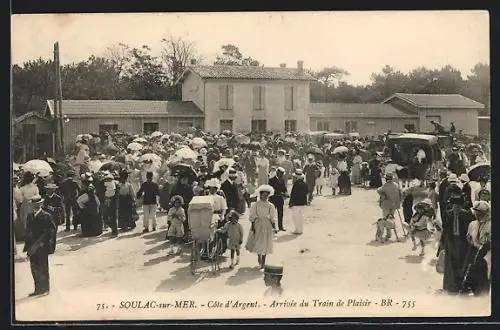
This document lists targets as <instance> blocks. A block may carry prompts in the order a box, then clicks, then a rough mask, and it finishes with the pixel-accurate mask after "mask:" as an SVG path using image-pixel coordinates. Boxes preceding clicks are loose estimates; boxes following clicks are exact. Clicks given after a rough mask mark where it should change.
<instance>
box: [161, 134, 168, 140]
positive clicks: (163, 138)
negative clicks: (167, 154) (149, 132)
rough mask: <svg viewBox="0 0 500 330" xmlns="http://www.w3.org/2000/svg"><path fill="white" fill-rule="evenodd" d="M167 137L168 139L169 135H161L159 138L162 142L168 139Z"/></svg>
mask: <svg viewBox="0 0 500 330" xmlns="http://www.w3.org/2000/svg"><path fill="white" fill-rule="evenodd" d="M169 137H170V135H168V134H163V135H162V137H161V139H162V140H165V139H168V138H169Z"/></svg>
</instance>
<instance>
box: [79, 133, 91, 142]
mask: <svg viewBox="0 0 500 330" xmlns="http://www.w3.org/2000/svg"><path fill="white" fill-rule="evenodd" d="M92 138H93V136H92V135H90V134H78V135H77V136H76V139H75V140H76V141H82V140H90V139H92Z"/></svg>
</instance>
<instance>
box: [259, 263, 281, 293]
mask: <svg viewBox="0 0 500 330" xmlns="http://www.w3.org/2000/svg"><path fill="white" fill-rule="evenodd" d="M282 278H283V265H271V264H267V265H265V266H264V283H265V285H266V286H267V287H268V289H267V290H266V292H265V294H264V295H265V296H281V295H282V294H283V288H282V286H281V279H282Z"/></svg>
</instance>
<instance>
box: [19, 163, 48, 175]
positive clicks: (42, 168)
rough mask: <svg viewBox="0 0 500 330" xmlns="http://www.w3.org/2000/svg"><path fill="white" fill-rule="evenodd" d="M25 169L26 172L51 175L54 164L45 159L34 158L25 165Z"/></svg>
mask: <svg viewBox="0 0 500 330" xmlns="http://www.w3.org/2000/svg"><path fill="white" fill-rule="evenodd" d="M23 170H24V171H25V172H31V173H33V174H38V175H40V176H43V177H45V176H49V175H50V173H52V172H53V170H52V166H50V164H49V163H47V162H46V161H44V160H41V159H33V160H30V161H28V162H26V164H24V165H23Z"/></svg>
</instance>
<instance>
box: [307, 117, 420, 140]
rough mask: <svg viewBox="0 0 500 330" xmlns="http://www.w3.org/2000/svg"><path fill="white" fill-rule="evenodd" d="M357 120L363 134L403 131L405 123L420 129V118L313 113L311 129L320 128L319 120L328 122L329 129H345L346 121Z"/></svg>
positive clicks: (375, 134)
mask: <svg viewBox="0 0 500 330" xmlns="http://www.w3.org/2000/svg"><path fill="white" fill-rule="evenodd" d="M347 121H355V122H356V124H357V131H358V133H359V134H360V135H361V136H378V135H380V134H384V133H387V131H388V130H391V131H392V132H403V131H404V129H405V125H414V126H415V129H416V130H418V129H419V126H418V125H419V120H418V118H367V117H352V118H348V117H333V116H314V115H311V118H310V127H309V129H310V130H311V131H317V130H318V122H322V123H328V125H329V131H330V132H332V131H334V130H335V129H341V130H343V131H345V127H346V122H347Z"/></svg>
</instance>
